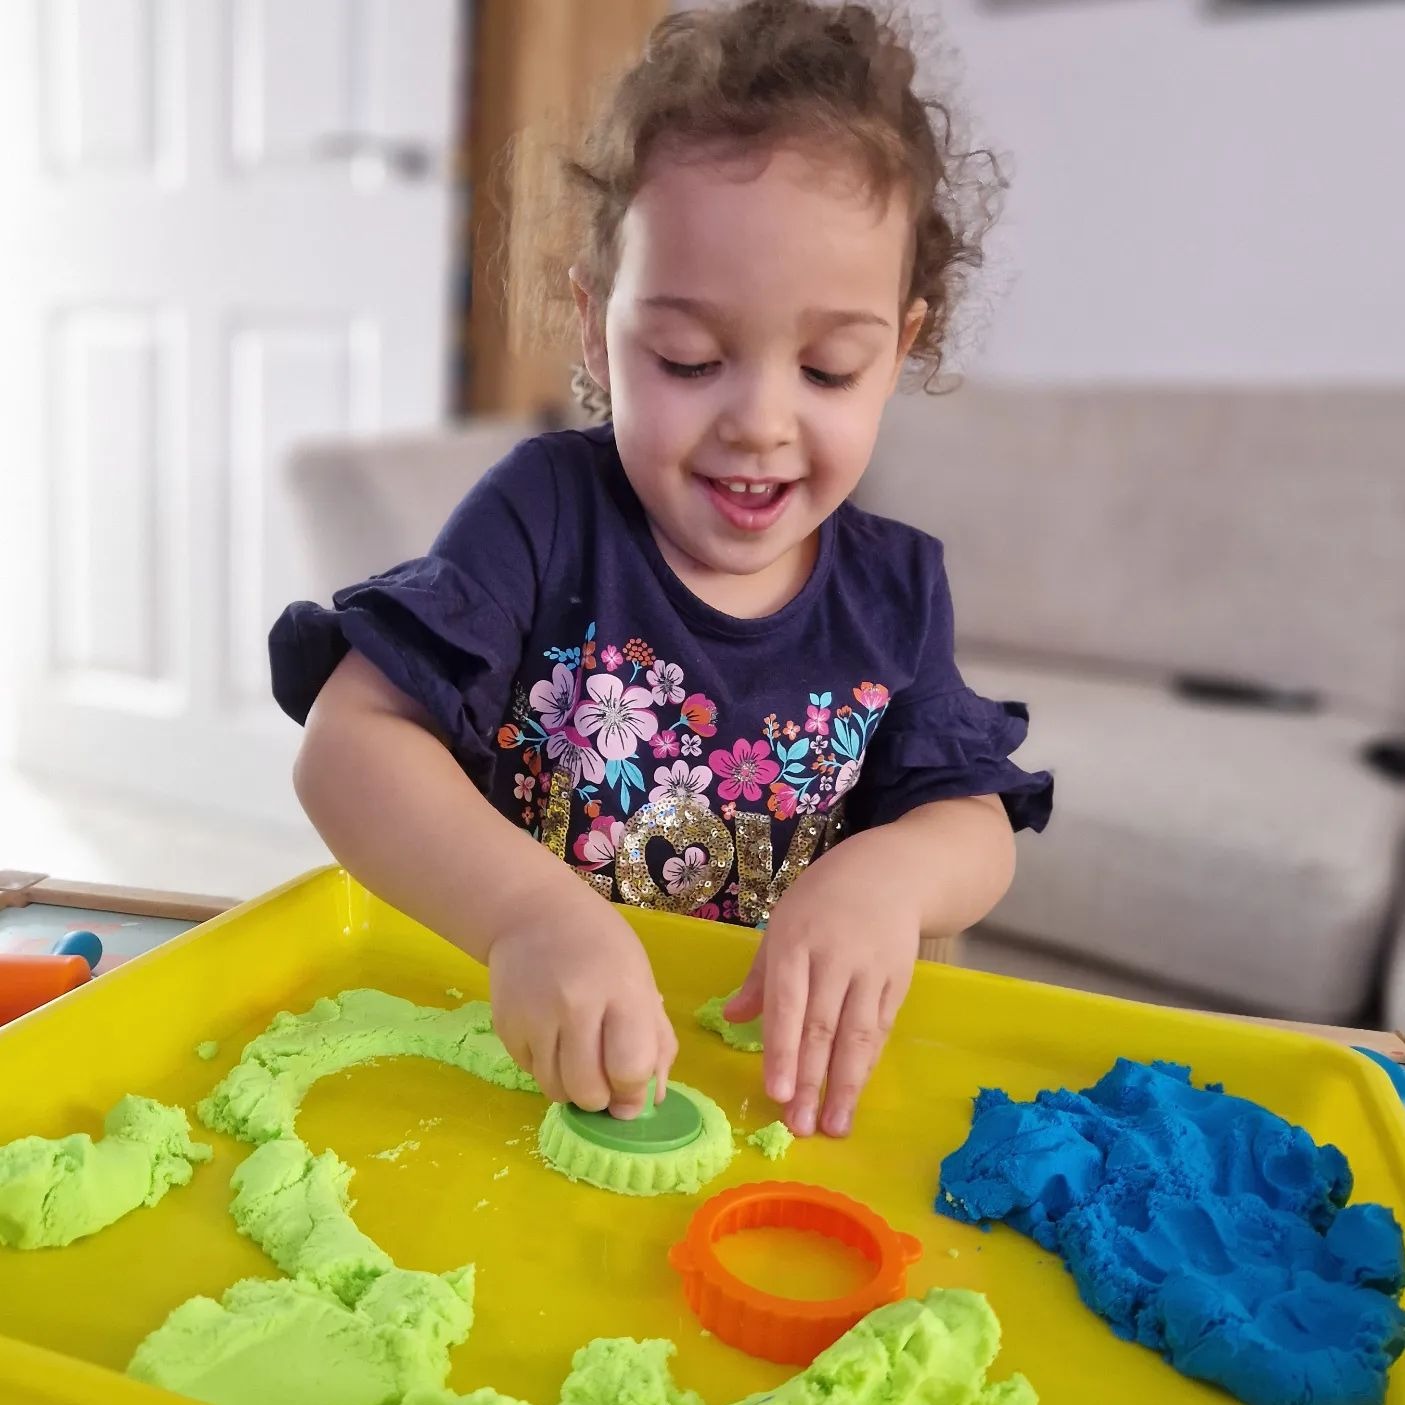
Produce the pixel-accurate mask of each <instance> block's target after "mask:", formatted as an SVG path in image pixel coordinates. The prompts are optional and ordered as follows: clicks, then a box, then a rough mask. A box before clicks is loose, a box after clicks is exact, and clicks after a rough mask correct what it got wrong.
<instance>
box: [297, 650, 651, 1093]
mask: <svg viewBox="0 0 1405 1405" xmlns="http://www.w3.org/2000/svg"><path fill="white" fill-rule="evenodd" d="M430 726H431V724H430V722H429V720H428V718H427V717H426V715H425V714H424V713H423V711H422V710H421V709H420V708H419V706H418V705H417V704H416V703H415V702H413V701H412V700H411V699H410V698H408V697H407V696H406V695H405V694H403V693H401V692H400V691H399V690H398V689H396V688H395V687H393V686H392V685H391V684H390V683H389V682H388V681H387V679H386V678H385V677H384V676H383V675H382V674H381V673H380V672H379V670H377V669H376V668H375V667H374V666H373V665H372V664H370V663H369V662H368V661H367V660H366V659H364V658H363V657H362V656H361V655H359V654H357V653H355V652H352V653H350V654H348V655H347V657H346V658H345V659H344V660H343V661H342V662H341V664H339V665H338V667H337V669H336V670H335V672H334V673H333V674H332V676H331V677H330V678H329V679H328V681H327V683H326V685H325V686H324V687H323V688H322V691H321V692H320V694H319V695H318V697H317V701H316V702H315V703H314V705H313V708H312V711H311V713H310V714H309V715H308V719H307V730H306V733H305V736H304V738H303V744H302V748H301V750H300V752H299V754H298V759H297V765H296V767H295V769H294V773H293V780H294V785H295V787H296V789H297V793H298V798H299V800H301V802H302V805H303V808H304V809H305V810H306V811H307V814H308V816H309V818H310V819H311V820H312V822H313V824H314V825H315V826H316V827H317V830H318V832H319V833H320V834H321V835H322V838H323V839H324V840H325V841H326V843H327V846H328V848H330V849H331V851H332V853H333V854H335V855H336V857H337V859H338V861H339V862H341V863H342V864H343V865H345V867H346V868H347V869H348V870H349V871H350V872H351V873H353V874H355V876H356V877H357V878H358V879H359V880H360V881H361V882H362V883H364V884H365V885H366V887H368V888H370V889H371V890H372V891H373V892H375V893H377V894H378V895H379V896H380V897H382V898H384V899H385V900H386V901H387V902H389V903H391V904H392V905H393V906H395V907H397V908H399V909H400V910H401V911H402V912H405V913H407V914H408V915H409V916H411V917H413V918H415V919H416V920H417V921H419V922H422V923H423V924H424V925H425V926H427V927H429V928H430V929H431V930H433V931H436V932H438V933H440V934H441V935H442V936H444V937H446V938H448V940H449V941H451V942H453V943H454V944H455V945H456V946H459V947H461V948H462V949H463V950H464V951H466V952H468V953H469V954H470V955H471V956H474V957H476V958H477V959H478V960H479V961H481V962H483V963H484V964H485V965H487V966H488V967H489V970H490V972H491V979H492V991H493V1014H494V1024H495V1027H496V1028H497V1031H498V1034H499V1035H500V1036H501V1038H502V1040H503V1042H504V1044H505V1045H506V1046H507V1048H508V1051H509V1053H511V1054H512V1056H513V1057H514V1058H515V1059H517V1061H518V1062H519V1063H520V1064H522V1066H523V1067H524V1068H526V1069H528V1071H529V1072H531V1073H532V1074H533V1075H534V1076H535V1077H536V1079H537V1081H538V1082H539V1083H540V1084H541V1086H542V1090H543V1091H544V1092H545V1093H546V1094H547V1096H548V1097H551V1098H553V1099H555V1100H556V1101H563V1100H569V1101H572V1102H576V1103H578V1104H580V1105H581V1106H582V1107H587V1108H593V1109H598V1108H603V1107H605V1106H607V1105H608V1106H609V1107H610V1108H611V1110H612V1111H613V1112H615V1113H617V1114H618V1115H621V1116H626V1117H628V1116H633V1115H634V1114H635V1113H637V1112H638V1111H639V1109H640V1108H641V1107H642V1106H643V1101H644V1093H645V1087H646V1084H647V1082H648V1080H649V1079H650V1078H655V1077H656V1078H658V1080H659V1082H658V1089H659V1095H660V1096H661V1095H662V1092H663V1089H664V1086H665V1082H666V1079H667V1074H668V1069H669V1066H670V1065H671V1064H672V1061H673V1057H674V1055H675V1053H676V1052H677V1041H676V1040H675V1038H674V1035H673V1031H672V1028H671V1027H670V1026H669V1024H668V1020H667V1018H666V1016H665V1015H664V1013H663V1006H662V1001H661V999H660V997H659V994H658V989H657V987H656V986H655V984H654V979H653V974H652V972H651V971H650V969H649V963H648V960H647V958H646V957H645V955H644V951H643V948H642V947H641V946H640V944H639V941H638V939H637V937H636V936H635V935H634V932H633V931H632V929H631V928H630V927H629V925H628V924H627V923H626V922H625V921H624V920H623V918H621V917H620V916H619V914H618V913H617V912H616V911H615V910H614V909H613V908H612V907H611V906H610V904H609V903H607V902H606V901H605V900H604V899H603V898H601V897H600V896H599V895H598V894H596V893H595V892H594V891H592V890H591V889H590V888H589V887H588V886H587V885H586V884H584V883H582V882H581V881H580V879H579V878H577V876H576V875H575V874H574V873H573V872H572V871H571V870H570V869H569V868H568V867H567V866H566V865H565V864H563V863H561V861H560V860H559V859H557V858H556V857H555V856H554V855H552V854H551V853H549V852H548V851H547V850H546V849H544V848H542V846H541V845H540V844H538V843H537V842H536V841H535V840H534V839H532V837H531V836H530V835H529V834H527V832H526V831H525V830H521V829H519V828H517V827H516V826H515V825H513V824H512V823H511V822H510V821H509V820H507V819H505V818H504V817H503V816H502V815H500V814H499V813H498V812H497V811H496V810H495V809H494V808H493V807H492V805H491V804H490V803H489V802H488V801H487V800H486V799H485V798H484V797H483V796H482V795H480V794H479V792H478V790H477V788H476V787H475V786H474V785H473V783H472V782H471V781H470V780H469V779H468V777H467V776H466V775H465V774H464V773H463V771H462V770H461V769H460V767H459V765H458V763H457V762H456V761H455V760H454V758H453V756H452V755H451V754H450V752H449V751H448V749H447V748H446V747H445V746H444V745H443V743H442V742H441V741H440V740H439V739H438V738H437V737H436V736H434V735H433V733H432V731H431V730H430Z"/></svg>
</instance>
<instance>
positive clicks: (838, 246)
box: [576, 148, 925, 616]
mask: <svg viewBox="0 0 1405 1405" xmlns="http://www.w3.org/2000/svg"><path fill="white" fill-rule="evenodd" d="M910 232H911V221H910V215H909V212H908V209H907V204H906V201H905V200H904V199H903V197H902V195H901V193H899V194H897V195H896V196H895V197H894V198H893V199H891V200H889V201H888V202H887V203H886V204H878V203H876V202H875V201H874V200H873V198H872V197H871V195H870V194H869V193H868V192H867V190H865V189H864V187H863V185H862V183H861V182H860V180H859V179H858V176H857V173H856V172H855V171H853V170H851V169H850V168H849V167H848V166H847V165H833V164H824V163H823V162H822V161H820V160H817V159H816V157H815V156H814V155H809V154H805V153H803V152H801V151H798V150H792V149H788V148H780V149H777V150H774V151H772V152H769V153H768V154H767V155H766V156H765V157H761V156H751V157H748V158H738V157H733V158H731V159H718V160H702V159H690V160H684V161H677V160H675V161H665V160H659V161H658V162H657V164H656V169H655V170H654V171H652V172H651V174H650V175H649V178H648V179H647V181H646V182H645V184H644V186H643V188H642V189H641V190H640V192H639V194H638V196H637V197H636V198H635V200H634V201H633V203H632V204H631V205H630V208H629V210H628V212H627V214H626V215H625V218H624V222H623V225H622V227H621V230H620V249H619V266H618V270H617V273H616V276H615V281H614V286H613V288H612V289H611V290H610V293H609V299H608V303H607V305H606V306H605V308H604V309H603V313H604V315H603V317H602V316H601V312H602V309H601V308H600V306H599V304H598V302H597V301H596V300H595V299H594V298H593V297H592V296H591V294H590V293H589V292H588V291H587V290H586V289H584V288H582V287H580V286H579V285H577V288H576V296H577V303H578V305H579V307H580V311H581V317H582V335H583V340H584V344H585V355H586V365H587V368H588V369H589V371H590V373H591V374H592V376H594V377H595V379H596V380H597V381H598V382H599V383H600V384H601V385H602V386H604V387H605V388H606V389H607V390H608V391H609V393H610V401H611V406H612V410H613V417H614V424H615V436H616V441H617V443H618V446H619V452H620V459H621V461H622V463H623V465H624V469H625V472H626V474H627V475H628V477H629V481H630V483H631V484H632V485H633V487H634V491H635V492H636V493H637V494H638V496H639V500H640V501H641V502H642V503H643V505H644V509H645V511H646V512H647V514H648V516H649V521H650V524H651V526H652V528H653V533H654V537H655V539H656V541H657V542H658V545H659V549H660V550H661V551H662V553H663V555H664V558H665V559H666V560H667V561H668V563H669V565H670V566H671V567H672V568H673V570H674V571H675V572H676V573H677V574H678V575H679V577H680V578H681V579H682V580H683V581H684V583H685V584H687V585H688V586H689V587H690V589H692V590H693V592H694V593H695V594H697V595H699V596H700V597H701V598H702V599H704V600H706V601H707V602H708V603H709V604H711V605H713V606H714V607H716V608H718V609H721V610H724V611H726V612H727V613H729V614H733V615H738V616H759V615H764V614H769V613H771V612H773V611H774V610H777V609H779V608H780V607H781V606H782V605H784V604H785V603H786V601H788V600H789V599H791V597H792V596H794V595H795V593H796V592H797V591H798V590H799V589H800V588H801V586H802V585H803V584H804V582H805V580H806V579H807V578H808V575H809V572H810V569H811V567H812V566H813V564H814V559H815V552H816V544H817V540H818V537H817V531H818V528H819V525H820V523H821V522H823V521H824V519H825V518H826V517H828V516H829V515H830V514H831V513H832V512H834V511H835V509H836V508H838V507H839V505H840V504H841V503H842V502H843V501H844V499H845V498H846V497H847V496H848V495H849V493H850V492H851V491H852V490H853V488H854V486H855V485H856V484H857V483H858V481H859V479H860V477H862V475H863V471H864V469H865V468H866V467H867V466H868V460H869V455H870V454H871V452H872V450H873V441H874V438H875V436H876V434H877V432H878V421H879V417H880V415H881V414H882V410H883V405H884V403H885V402H886V401H887V399H888V396H889V395H890V394H891V393H892V391H893V388H894V386H895V385H896V383H897V377H898V373H899V372H900V370H901V368H902V363H903V359H904V357H905V356H906V354H907V351H908V348H909V347H910V346H911V344H912V339H913V337H914V336H915V335H916V333H917V331H918V329H919V327H920V325H921V321H922V317H923V314H924V312H925V305H924V304H922V303H921V302H918V303H916V304H914V305H912V306H904V305H903V292H904V280H905V276H906V271H907V269H906V254H907V247H908V240H909V237H910Z"/></svg>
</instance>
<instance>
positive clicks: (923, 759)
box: [849, 687, 1054, 830]
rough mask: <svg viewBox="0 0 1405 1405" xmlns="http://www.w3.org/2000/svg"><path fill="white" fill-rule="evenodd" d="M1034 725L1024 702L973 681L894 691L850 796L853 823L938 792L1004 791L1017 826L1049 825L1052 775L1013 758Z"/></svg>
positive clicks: (872, 820) (950, 796)
mask: <svg viewBox="0 0 1405 1405" xmlns="http://www.w3.org/2000/svg"><path fill="white" fill-rule="evenodd" d="M1028 727H1029V711H1028V709H1027V708H1026V707H1025V706H1024V704H1023V703H1018V702H992V701H991V700H990V699H989V698H983V697H981V696H980V695H979V694H978V693H974V692H972V691H971V689H969V688H966V687H962V688H959V689H957V690H956V691H954V692H944V693H936V694H933V695H930V696H927V697H899V698H897V699H895V700H894V702H893V705H892V706H891V707H890V708H889V710H888V712H887V713H886V714H885V716H884V718H883V720H882V722H880V723H879V726H878V730H877V732H876V733H875V735H874V738H873V741H872V743H871V744H870V746H869V750H868V755H867V756H866V757H865V758H864V765H863V770H862V772H861V773H860V777H859V782H858V784H857V785H856V786H855V788H854V792H853V794H852V796H851V797H850V800H849V816H850V819H851V821H852V823H853V825H854V827H855V828H856V829H866V828H871V827H872V826H874V825H880V824H888V823H890V822H891V821H893V820H896V819H900V818H901V817H902V816H903V815H905V814H907V812H908V811H909V810H915V809H916V808H917V807H918V806H919V805H926V804H928V803H929V802H931V801H933V800H955V799H958V798H960V797H962V796H966V795H998V796H999V797H1000V798H1001V800H1002V801H1004V804H1005V813H1006V814H1007V815H1009V817H1010V824H1011V826H1012V827H1013V828H1014V829H1016V830H1020V829H1035V830H1040V829H1043V828H1044V826H1045V825H1046V824H1047V823H1048V821H1049V815H1050V812H1051V810H1052V808H1053V801H1054V781H1053V777H1052V776H1050V775H1049V774H1048V772H1047V771H1034V772H1029V771H1025V770H1022V769H1021V768H1020V767H1019V766H1017V765H1016V764H1015V763H1014V762H1013V761H1011V760H1010V753H1011V752H1012V751H1014V750H1015V749H1016V748H1017V747H1018V746H1019V745H1020V744H1021V743H1022V742H1023V741H1024V739H1025V733H1026V732H1027V730H1028Z"/></svg>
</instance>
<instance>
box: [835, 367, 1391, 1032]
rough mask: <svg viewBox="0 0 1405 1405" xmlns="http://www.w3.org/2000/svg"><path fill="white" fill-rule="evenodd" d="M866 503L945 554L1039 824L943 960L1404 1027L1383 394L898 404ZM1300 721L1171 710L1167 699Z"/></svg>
mask: <svg viewBox="0 0 1405 1405" xmlns="http://www.w3.org/2000/svg"><path fill="white" fill-rule="evenodd" d="M860 493H861V497H862V499H863V500H864V502H865V503H866V504H867V505H869V506H872V507H874V508H875V509H877V510H879V511H883V512H887V513H889V514H892V515H895V516H900V517H903V518H905V519H906V520H908V521H911V522H914V523H915V524H917V525H918V526H921V527H924V528H926V529H928V530H929V531H932V532H934V533H936V534H937V535H939V536H941V537H942V539H943V540H944V541H945V542H946V544H947V559H948V566H949V571H950V574H951V578H952V583H953V591H954V594H955V598H956V617H957V622H958V628H959V632H960V638H961V647H962V664H963V668H964V669H965V671H966V673H967V676H968V679H969V681H970V682H971V683H972V685H973V686H975V687H977V688H979V689H981V690H982V691H985V692H988V693H991V694H995V695H1001V696H1010V697H1019V698H1023V699H1024V700H1026V701H1027V702H1028V703H1029V705H1030V708H1031V712H1032V716H1033V726H1032V728H1031V732H1030V740H1029V742H1028V743H1027V744H1026V748H1025V750H1026V752H1027V756H1028V760H1029V762H1030V763H1031V764H1034V763H1037V764H1039V765H1047V766H1049V767H1050V768H1051V769H1053V770H1054V771H1055V773H1056V775H1057V786H1056V804H1055V818H1054V822H1053V823H1052V824H1051V826H1050V827H1049V830H1048V831H1047V833H1046V834H1044V835H1042V836H1038V837H1033V836H1029V837H1025V838H1022V840H1021V849H1020V864H1019V872H1018V875H1017V877H1016V879H1015V883H1014V887H1013V888H1012V890H1011V892H1010V894H1009V896H1008V897H1007V898H1006V900H1005V901H1004V902H1003V903H1002V904H1001V906H1000V908H999V909H998V910H997V911H996V912H995V913H994V914H993V916H992V917H991V919H990V921H989V922H988V924H987V925H986V929H985V930H983V931H982V932H980V933H979V934H977V935H976V936H974V937H973V938H971V939H969V940H968V941H967V943H966V959H968V960H969V961H970V962H971V963H972V964H975V965H980V966H984V967H987V968H989V969H994V970H1002V971H1011V972H1015V973H1018V974H1022V975H1028V976H1033V977H1037V978H1043V979H1049V980H1056V981H1060V982H1065V983H1072V984H1077V985H1080V986H1085V987H1089V988H1096V989H1101V990H1106V991H1110V992H1114V993H1118V994H1127V995H1136V996H1144V997H1150V998H1157V999H1165V1000H1179V1001H1183V1002H1185V1003H1190V1004H1205V1005H1212V1006H1216V1007H1219V1008H1235V1009H1240V1010H1246V1011H1253V1010H1257V1011H1262V1012H1264V1013H1271V1014H1282V1015H1289V1016H1294V1017H1297V1018H1302V1019H1311V1020H1319V1021H1324V1022H1325V1021H1337V1020H1344V1019H1348V1018H1354V1017H1357V1016H1359V1015H1360V1014H1362V1012H1363V1011H1364V1010H1366V1009H1367V1007H1368V1006H1369V1004H1370V1002H1371V999H1372V996H1373V994H1374V993H1375V991H1376V989H1377V988H1378V987H1379V986H1380V984H1381V980H1382V976H1383V975H1384V976H1385V977H1386V978H1387V979H1388V980H1389V981H1390V983H1391V986H1392V993H1391V996H1390V999H1389V1001H1388V1005H1389V1008H1388V1009H1387V1010H1386V1013H1387V1014H1389V1015H1390V1017H1391V1018H1392V1019H1393V1020H1394V1021H1396V1022H1400V1021H1405V989H1402V988H1401V987H1402V985H1405V982H1402V979H1401V976H1400V974H1399V968H1398V967H1397V966H1396V963H1395V960H1394V947H1395V943H1396V941H1397V940H1398V939H1399V937H1400V936H1401V935H1402V932H1401V928H1400V916H1399V912H1398V907H1397V906H1395V904H1396V900H1397V897H1398V892H1399V883H1400V877H1401V872H1402V864H1401V859H1402V854H1405V785H1402V784H1401V783H1399V782H1392V781H1390V780H1389V779H1387V778H1385V777H1384V776H1382V775H1381V774H1379V773H1377V772H1375V771H1373V770H1372V769H1370V768H1369V767H1368V766H1367V765H1366V764H1364V762H1363V760H1362V755H1361V753H1362V748H1363V747H1364V746H1365V745H1367V744H1368V742H1369V741H1370V740H1371V739H1373V738H1378V737H1381V736H1384V735H1387V734H1389V733H1391V732H1395V733H1397V734H1400V733H1405V388H1402V389H1399V390H1393V391H1364V390H1363V391H1358V390H1340V391H1337V390H1311V391H1308V390H1299V391H1292V390H1256V389H1216V390H1208V389H1192V388H1184V389H1164V388H1156V389H1125V390H1110V389H1106V388H1099V389H1082V390H1067V389H1062V390H1032V389H993V388H979V387H975V386H967V387H965V388H963V389H962V390H961V391H959V392H958V393H956V394H954V395H951V396H949V397H939V398H936V399H931V398H928V399H926V400H925V401H923V400H912V399H907V400H901V401H897V402H895V403H894V405H893V407H892V410H891V412H890V414H889V417H888V420H887V422H886V424H885V432H884V436H883V440H882V442H881V445H880V448H879V451H878V455H877V459H876V462H875V466H874V469H873V471H872V472H871V473H870V474H869V475H868V476H867V477H866V478H865V480H864V483H863V485H862V486H861V490H860ZM1180 673H1199V674H1208V675H1222V676H1230V677H1235V678H1240V679H1245V680H1252V681H1254V682H1258V683H1262V684H1268V685H1273V686H1275V687H1277V688H1282V689H1292V690H1313V691H1316V692H1318V693H1320V695H1321V698H1322V704H1321V707H1320V709H1319V710H1317V711H1315V712H1304V713H1291V712H1272V711H1264V710H1258V709H1251V708H1245V707H1228V706H1212V705H1205V704H1202V703H1196V702H1190V701H1186V700H1184V699H1183V698H1181V697H1178V696H1177V695H1176V694H1175V693H1174V692H1173V690H1172V689H1171V688H1170V687H1169V686H1168V681H1169V680H1170V679H1171V677H1172V676H1173V675H1176V674H1180Z"/></svg>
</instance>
